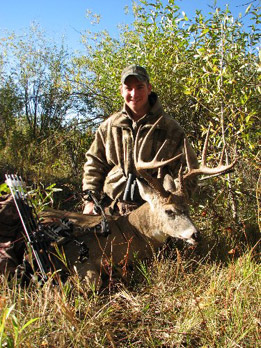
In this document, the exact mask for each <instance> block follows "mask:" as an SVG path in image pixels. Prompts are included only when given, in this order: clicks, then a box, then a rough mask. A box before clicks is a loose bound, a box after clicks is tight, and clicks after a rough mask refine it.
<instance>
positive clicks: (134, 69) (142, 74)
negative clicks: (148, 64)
mask: <svg viewBox="0 0 261 348" xmlns="http://www.w3.org/2000/svg"><path fill="white" fill-rule="evenodd" d="M128 76H136V77H137V79H138V80H139V81H147V82H149V75H148V73H147V71H146V69H145V68H143V67H142V66H139V65H136V64H132V65H129V66H127V67H126V68H125V69H123V71H122V73H121V83H124V82H125V80H126V78H127V77H128Z"/></svg>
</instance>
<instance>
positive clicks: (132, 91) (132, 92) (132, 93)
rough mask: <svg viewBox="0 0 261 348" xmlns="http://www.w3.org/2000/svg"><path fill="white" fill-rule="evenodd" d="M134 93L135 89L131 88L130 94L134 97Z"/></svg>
mask: <svg viewBox="0 0 261 348" xmlns="http://www.w3.org/2000/svg"><path fill="white" fill-rule="evenodd" d="M135 95H136V89H135V88H133V89H132V90H131V96H132V97H135Z"/></svg>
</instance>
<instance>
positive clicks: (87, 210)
mask: <svg viewBox="0 0 261 348" xmlns="http://www.w3.org/2000/svg"><path fill="white" fill-rule="evenodd" d="M94 206H95V205H94V203H93V202H87V203H86V204H85V207H84V209H83V214H88V215H96V213H95V212H94Z"/></svg>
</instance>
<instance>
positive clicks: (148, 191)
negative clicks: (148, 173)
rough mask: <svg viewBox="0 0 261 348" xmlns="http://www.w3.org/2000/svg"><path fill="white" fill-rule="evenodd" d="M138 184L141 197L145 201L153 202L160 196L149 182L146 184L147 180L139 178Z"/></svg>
mask: <svg viewBox="0 0 261 348" xmlns="http://www.w3.org/2000/svg"><path fill="white" fill-rule="evenodd" d="M137 184H138V187H139V192H140V195H141V198H142V199H143V200H144V201H147V202H149V203H150V204H151V202H152V201H153V200H155V199H157V198H158V195H157V194H156V193H155V191H154V190H153V189H152V188H151V187H150V186H149V185H148V184H146V182H145V181H143V180H139V179H137Z"/></svg>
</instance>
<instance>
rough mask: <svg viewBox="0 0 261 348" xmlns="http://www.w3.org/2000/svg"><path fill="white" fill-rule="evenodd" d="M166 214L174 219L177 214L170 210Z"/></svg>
mask: <svg viewBox="0 0 261 348" xmlns="http://www.w3.org/2000/svg"><path fill="white" fill-rule="evenodd" d="M165 212H166V214H167V215H168V216H169V217H172V218H174V217H175V216H176V213H175V212H174V211H173V210H170V209H168V210H165Z"/></svg>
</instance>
